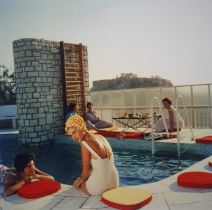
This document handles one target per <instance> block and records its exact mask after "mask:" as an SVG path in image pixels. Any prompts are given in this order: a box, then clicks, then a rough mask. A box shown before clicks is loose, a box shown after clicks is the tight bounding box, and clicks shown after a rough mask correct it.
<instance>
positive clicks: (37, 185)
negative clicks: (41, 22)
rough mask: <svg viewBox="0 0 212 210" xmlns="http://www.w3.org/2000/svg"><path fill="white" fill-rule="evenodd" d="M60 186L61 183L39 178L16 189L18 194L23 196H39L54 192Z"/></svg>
mask: <svg viewBox="0 0 212 210" xmlns="http://www.w3.org/2000/svg"><path fill="white" fill-rule="evenodd" d="M60 188H61V184H60V183H58V182H56V181H53V180H40V181H35V182H30V183H28V184H25V185H24V186H23V187H21V188H19V189H18V190H17V193H18V195H20V196H21V197H23V198H30V199H32V198H40V197H43V196H46V195H49V194H52V193H54V192H57V191H58V190H59V189H60Z"/></svg>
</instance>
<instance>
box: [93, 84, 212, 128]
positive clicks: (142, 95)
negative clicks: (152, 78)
mask: <svg viewBox="0 0 212 210" xmlns="http://www.w3.org/2000/svg"><path fill="white" fill-rule="evenodd" d="M179 94H180V95H182V96H183V97H184V99H185V101H186V104H185V107H186V110H187V113H188V115H189V116H190V118H191V125H192V128H212V84H205V85H185V86H176V87H167V88H138V89H126V90H114V91H99V92H92V93H91V97H90V100H91V101H92V103H93V104H94V106H95V109H96V111H98V112H99V114H100V115H101V117H102V118H103V119H106V120H111V121H112V117H117V116H121V115H123V114H124V113H125V112H128V113H138V114H141V113H146V112H148V113H150V109H151V108H150V105H151V99H152V98H153V97H155V96H157V97H158V98H159V99H160V100H162V99H163V98H165V97H168V98H170V99H171V100H172V101H173V106H174V107H175V106H176V98H177V96H178V95H179ZM178 108H179V113H180V115H181V116H182V117H183V119H184V120H185V127H186V128H188V127H189V126H190V125H189V121H188V120H187V118H186V116H185V113H184V112H183V109H184V105H182V104H179V106H178ZM154 112H159V107H154ZM114 123H115V122H114ZM117 125H119V124H117Z"/></svg>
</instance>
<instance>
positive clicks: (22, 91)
mask: <svg viewBox="0 0 212 210" xmlns="http://www.w3.org/2000/svg"><path fill="white" fill-rule="evenodd" d="M13 53H14V63H15V77H16V93H17V100H16V104H17V113H18V129H19V140H20V142H21V143H26V144H27V143H44V142H47V141H49V140H52V139H53V137H54V135H56V134H59V133H62V132H63V90H62V72H61V60H60V44H59V42H53V41H47V40H43V39H20V40H16V41H14V42H13Z"/></svg>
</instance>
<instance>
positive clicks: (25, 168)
mask: <svg viewBox="0 0 212 210" xmlns="http://www.w3.org/2000/svg"><path fill="white" fill-rule="evenodd" d="M34 161H35V156H34V155H33V154H28V153H21V154H18V155H16V157H15V168H8V167H6V166H4V165H0V182H2V183H3V185H4V191H3V195H4V196H9V195H12V194H13V193H15V192H16V191H17V190H18V189H19V188H21V187H22V186H23V185H24V184H26V183H29V182H31V181H32V180H33V179H36V180H43V179H49V180H54V178H53V177H52V176H50V175H49V174H47V173H45V172H43V171H40V170H39V169H37V168H36V167H35V163H34Z"/></svg>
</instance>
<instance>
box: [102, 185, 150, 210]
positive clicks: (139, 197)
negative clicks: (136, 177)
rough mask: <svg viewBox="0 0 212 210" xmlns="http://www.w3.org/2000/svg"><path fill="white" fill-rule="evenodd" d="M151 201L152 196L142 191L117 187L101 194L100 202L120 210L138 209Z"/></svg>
mask: <svg viewBox="0 0 212 210" xmlns="http://www.w3.org/2000/svg"><path fill="white" fill-rule="evenodd" d="M151 200H152V194H151V193H150V192H147V191H145V190H142V189H138V188H129V187H119V188H116V189H113V190H109V191H107V192H105V193H103V194H102V198H101V201H102V202H103V203H105V204H107V205H108V206H111V207H113V208H117V209H122V210H132V209H139V208H141V207H143V206H145V205H146V204H148V203H149V202H150V201H151Z"/></svg>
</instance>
